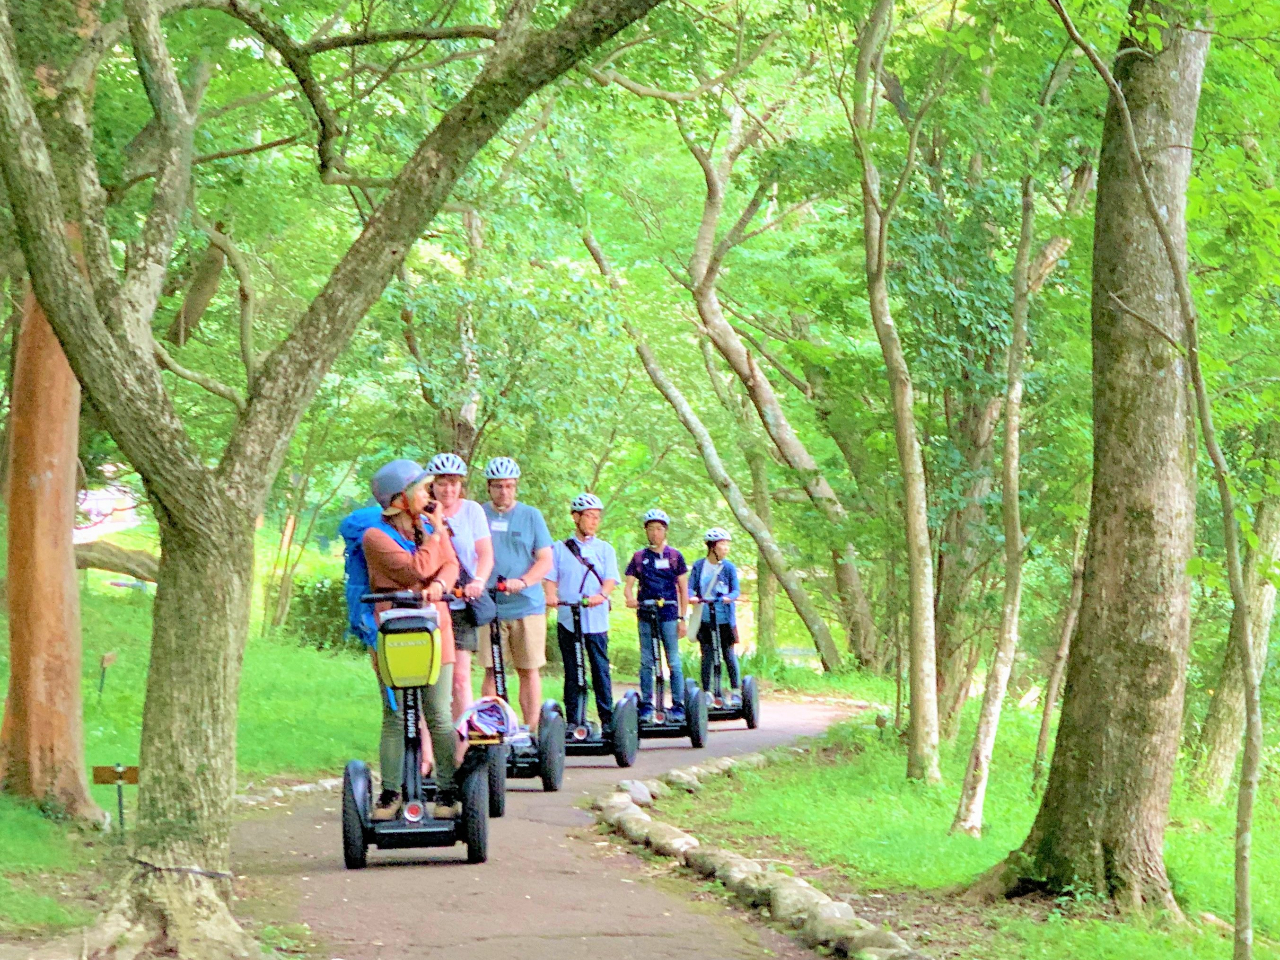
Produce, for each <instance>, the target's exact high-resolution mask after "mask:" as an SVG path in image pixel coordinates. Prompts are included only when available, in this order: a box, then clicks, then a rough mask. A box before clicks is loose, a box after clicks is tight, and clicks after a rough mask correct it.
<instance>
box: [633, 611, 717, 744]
mask: <svg viewBox="0 0 1280 960" xmlns="http://www.w3.org/2000/svg"><path fill="white" fill-rule="evenodd" d="M666 603H667V601H665V600H641V601H640V604H639V607H638V609H637V613H638V615H639V616H641V617H644V618H645V619H646V620H647V621H648V623H649V643H650V645H651V646H650V649H651V650H652V652H653V683H654V696H653V717H652V719H650V720H641V721H640V724H639V726H640V739H641V740H649V739H654V740H659V739H661V740H672V739H676V738H679V737H688V738H689V743H690V744H691V745H692V746H694V747H705V746H706V745H707V698H706V696H705V694H703V692H702V691H701V690H700V689H698V687H697V685H693V686H690V685H689V684H685V701H684V714H685V717H684V720H683V721H675V720H672V719H671V713H670V709H671V708H670V707H668V706H667V696H666V687H667V684H666V676H667V674H668V673H670V664H668V663H667V660H666V645H665V644H663V642H662V640H661V631H662V625H661V621H660V620H659V619H658V611H659V610H660V609H661V608H662V607H664V606H665V605H666ZM664 669H665V670H666V673H664V672H663V671H664ZM671 699H672V703H674V702H675V690H672V691H671Z"/></svg>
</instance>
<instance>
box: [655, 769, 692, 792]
mask: <svg viewBox="0 0 1280 960" xmlns="http://www.w3.org/2000/svg"><path fill="white" fill-rule="evenodd" d="M658 779H659V780H661V781H662V782H663V783H665V784H666V785H667V786H669V787H671V788H672V789H674V790H683V791H685V792H686V793H697V792H698V791H699V790H700V789H702V784H700V783H699V782H698V778H697V777H691V776H689V774H687V773H685V772H684V771H683V770H668V771H667V772H666V773H664V774H663V775H662V776H661V777H659V778H658Z"/></svg>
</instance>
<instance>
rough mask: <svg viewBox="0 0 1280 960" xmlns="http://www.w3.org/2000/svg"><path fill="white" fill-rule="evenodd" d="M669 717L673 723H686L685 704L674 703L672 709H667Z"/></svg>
mask: <svg viewBox="0 0 1280 960" xmlns="http://www.w3.org/2000/svg"><path fill="white" fill-rule="evenodd" d="M667 719H668V720H669V721H671V722H672V723H684V706H683V705H682V704H679V703H673V704H672V705H671V709H670V710H668V711H667Z"/></svg>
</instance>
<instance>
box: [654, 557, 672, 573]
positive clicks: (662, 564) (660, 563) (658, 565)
mask: <svg viewBox="0 0 1280 960" xmlns="http://www.w3.org/2000/svg"><path fill="white" fill-rule="evenodd" d="M653 569H655V570H670V569H671V561H670V560H668V559H667V558H666V557H663V558H662V559H661V560H655V561H653Z"/></svg>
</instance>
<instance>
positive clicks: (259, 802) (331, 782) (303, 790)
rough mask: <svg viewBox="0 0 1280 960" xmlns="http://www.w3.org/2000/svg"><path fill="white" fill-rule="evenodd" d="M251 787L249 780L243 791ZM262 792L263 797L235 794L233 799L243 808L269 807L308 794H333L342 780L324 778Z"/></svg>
mask: <svg viewBox="0 0 1280 960" xmlns="http://www.w3.org/2000/svg"><path fill="white" fill-rule="evenodd" d="M253 785H254V784H253V781H252V780H250V781H249V783H247V784H245V790H246V791H247V790H248V789H249V788H250V787H252V786H253ZM263 790H264V794H263V795H258V794H250V793H237V794H236V795H235V798H234V799H235V802H236V803H238V804H240V805H241V806H244V807H257V806H269V805H271V804H273V803H278V802H279V801H281V800H284V799H285V798H286V797H300V796H303V795H304V794H309V793H333V792H334V791H335V790H337V791H341V790H342V778H341V777H325V778H324V779H323V780H317V781H316V782H315V783H295V784H293V786H291V787H288V788H284V787H265V788H263ZM281 806H283V804H281Z"/></svg>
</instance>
